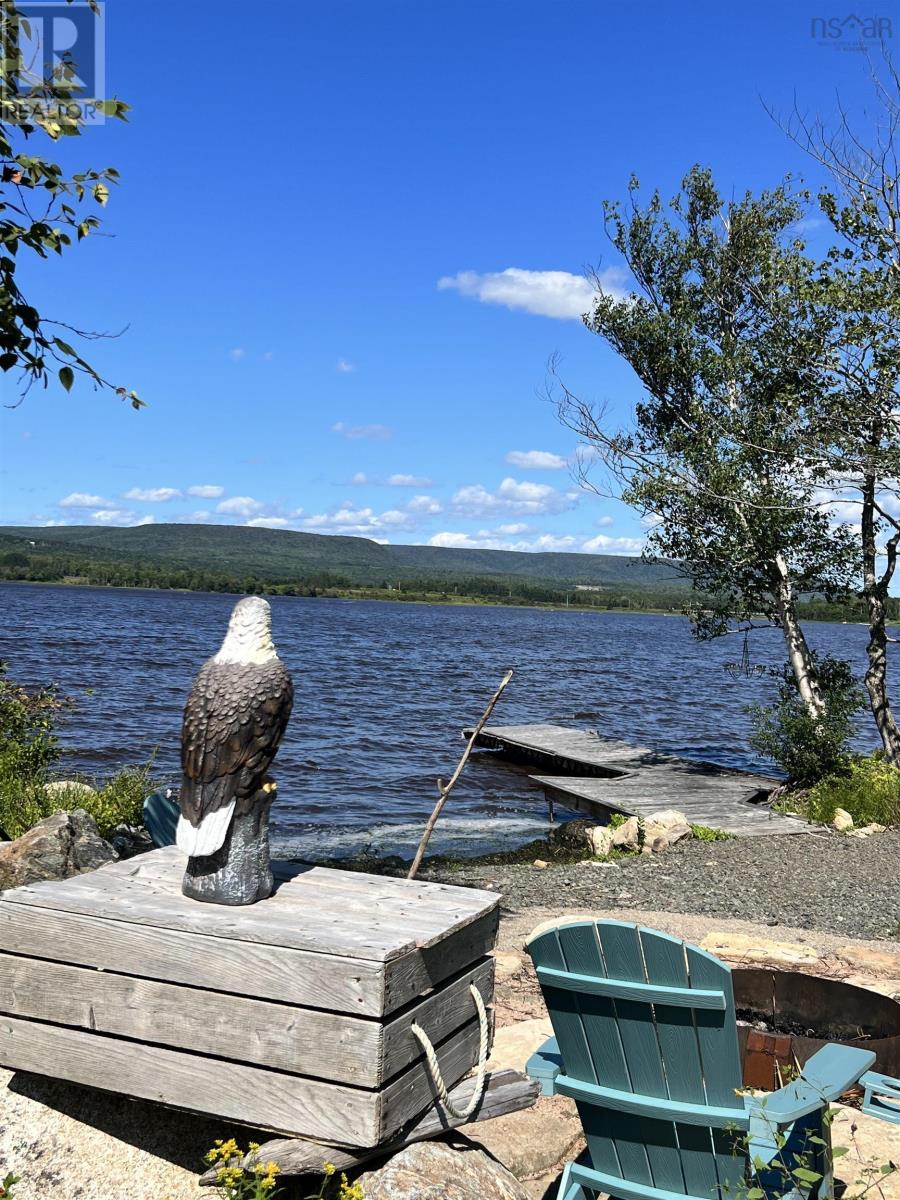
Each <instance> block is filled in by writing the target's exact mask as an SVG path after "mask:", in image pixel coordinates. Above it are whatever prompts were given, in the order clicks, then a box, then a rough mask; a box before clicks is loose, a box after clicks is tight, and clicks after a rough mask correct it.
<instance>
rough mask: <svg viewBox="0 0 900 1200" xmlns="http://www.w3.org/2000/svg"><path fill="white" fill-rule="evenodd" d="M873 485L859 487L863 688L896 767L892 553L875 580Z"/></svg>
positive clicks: (871, 480) (868, 479) (899, 752)
mask: <svg viewBox="0 0 900 1200" xmlns="http://www.w3.org/2000/svg"><path fill="white" fill-rule="evenodd" d="M875 487H876V480H875V476H874V475H873V474H871V475H869V474H867V475H866V476H865V478H864V480H863V489H862V502H863V503H862V551H863V595H864V596H865V599H866V607H867V609H868V614H869V644H868V646H867V647H866V653H867V655H868V659H869V666H868V669H867V670H866V691H867V692H868V693H869V703H870V704H871V706H872V716H873V717H874V718H875V726H876V728H877V729H878V733H879V735H880V737H881V744H882V745H883V746H884V753H885V757H886V758H887V760H888V762H891V763H893V764H894V766H895V767H900V729H898V728H897V722H896V720H895V719H894V714H893V712H892V711H891V702H890V699H889V698H888V690H887V646H888V636H887V628H886V618H887V605H886V600H887V590H888V585H889V584H890V581H891V575H892V574H893V570H894V568H893V564H894V561H895V560H894V557H893V555H889V556H888V568H887V570H886V572H885V574H884V575H883V576H882V577H881V578H880V579H879V577H878V572H877V567H876V560H877V555H878V547H877V539H876V529H875Z"/></svg>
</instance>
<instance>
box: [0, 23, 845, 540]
mask: <svg viewBox="0 0 900 1200" xmlns="http://www.w3.org/2000/svg"><path fill="white" fill-rule="evenodd" d="M825 9H827V12H826V11H825ZM255 11H256V14H257V15H256V16H255V18H254V19H249V18H248V15H247V14H248V6H247V5H246V4H245V3H243V0H217V2H216V3H212V2H211V0H192V2H191V3H190V4H189V5H184V4H175V3H174V2H172V0H154V3H152V4H150V3H147V2H143V3H137V4H136V3H134V0H131V2H126V0H109V2H108V4H107V14H106V24H107V73H108V76H107V77H108V86H107V91H108V92H109V93H110V94H115V95H117V96H120V97H121V98H123V99H125V100H127V101H128V102H129V103H131V104H132V105H133V107H134V112H133V114H132V118H131V122H130V124H129V125H127V126H120V125H119V124H115V125H112V124H109V125H106V126H104V127H101V128H94V129H89V130H88V131H86V133H85V136H84V137H83V138H82V139H80V140H79V141H73V142H70V143H68V144H66V145H65V146H63V147H61V148H60V151H59V157H60V161H62V162H63V163H64V164H66V165H68V166H70V167H72V168H73V169H79V168H80V167H83V166H85V165H94V166H100V165H107V164H113V165H115V166H116V167H117V168H118V169H119V170H120V172H121V175H122V183H121V186H120V187H118V188H117V189H115V190H114V193H113V197H112V199H111V202H110V204H109V207H108V210H107V214H106V228H105V232H106V233H108V234H111V235H113V236H111V237H102V238H101V237H97V238H90V239H88V241H87V242H86V243H84V244H83V245H82V246H80V247H77V248H75V249H74V250H72V251H71V253H70V254H68V255H67V256H66V257H65V258H64V259H63V260H62V261H60V262H54V263H51V264H43V263H42V264H39V265H38V266H37V267H36V268H34V269H31V268H29V269H27V270H26V268H25V267H24V266H23V268H22V279H23V280H25V281H26V282H27V285H28V289H27V290H29V291H30V294H31V295H32V296H33V297H34V298H35V299H36V300H37V302H38V303H39V305H40V306H42V307H43V309H44V310H45V311H46V312H47V313H48V314H49V315H51V316H61V317H63V318H64V319H66V320H69V321H72V322H74V323H76V324H77V325H79V326H80V327H83V328H91V329H97V330H114V329H120V328H121V327H122V326H124V325H126V324H127V325H128V330H127V332H126V333H124V335H123V336H122V337H120V338H118V339H117V340H115V341H109V342H100V343H98V344H96V345H95V346H92V347H91V350H92V358H93V359H94V360H95V361H96V362H97V364H98V365H99V366H100V367H101V368H102V369H103V371H104V373H105V374H106V375H107V376H109V377H112V378H114V379H116V380H120V381H121V382H122V383H123V384H126V385H127V386H128V387H129V388H132V387H133V388H135V389H136V390H137V391H138V392H139V393H140V394H141V396H142V397H144V398H145V399H146V401H147V402H148V405H149V407H148V408H147V409H145V410H144V411H143V412H141V413H135V412H133V411H132V410H131V409H129V408H127V407H125V406H123V405H121V404H120V403H119V402H118V401H117V400H115V398H112V397H111V396H110V395H109V394H108V393H94V392H92V391H91V390H90V389H89V388H87V387H86V386H85V385H83V384H80V383H79V384H78V385H76V387H75V389H73V391H72V393H71V394H70V395H66V394H65V393H64V392H63V391H62V389H61V388H58V387H52V388H50V389H48V390H47V391H46V392H43V391H34V392H33V393H32V394H31V395H29V396H28V398H27V399H26V400H25V401H24V403H23V404H21V405H20V406H19V407H18V408H15V409H4V410H3V411H0V435H2V443H3V462H2V474H0V487H2V492H0V519H2V521H3V522H5V523H10V524H12V523H15V524H19V523H22V524H25V523H27V524H34V525H42V524H48V523H51V522H52V523H64V524H71V523H90V524H108V525H130V524H137V523H139V522H142V521H143V522H146V521H150V520H154V521H157V522H160V521H173V520H176V521H208V522H222V523H228V524H245V523H247V522H253V523H258V524H266V525H269V526H271V527H276V528H292V529H306V530H311V531H314V532H323V533H328V532H338V533H354V534H362V535H364V536H369V537H373V538H378V539H380V540H386V541H391V542H417V543H424V542H432V543H434V544H437V545H475V544H478V545H493V546H499V547H508V548H513V549H566V550H588V551H590V550H595V551H603V552H613V553H634V552H636V551H637V550H638V549H639V547H640V543H641V528H640V524H639V521H638V520H637V518H636V517H635V515H634V514H632V513H630V512H629V511H628V510H627V509H626V508H625V507H624V506H623V505H621V504H619V503H617V502H615V501H612V500H606V499H600V498H598V497H596V496H592V495H590V494H587V493H584V492H583V491H580V490H579V489H578V487H577V485H576V484H575V483H574V482H573V480H572V477H571V474H570V470H569V466H568V464H569V462H570V460H571V456H572V452H573V449H574V441H573V438H572V436H571V435H570V434H569V433H567V432H566V431H565V430H564V429H562V428H561V427H560V426H559V424H558V423H557V421H556V418H555V415H554V412H553V410H552V408H551V406H550V405H549V404H548V403H546V401H543V400H541V398H540V395H539V393H540V390H541V388H542V385H543V382H544V377H545V370H546V364H547V361H548V359H549V357H550V356H551V355H552V354H554V353H558V354H559V355H560V356H561V359H562V371H563V374H564V376H565V378H566V381H567V383H569V384H570V386H572V388H573V389H574V390H576V391H577V392H579V394H581V395H583V396H586V397H589V398H591V399H593V400H596V401H598V402H604V403H606V404H608V405H609V407H610V408H611V409H612V410H613V411H615V412H620V413H621V414H622V415H623V416H626V415H627V413H628V411H629V409H630V408H631V406H632V405H633V403H634V401H635V399H636V398H637V397H638V395H639V389H638V386H637V384H636V382H635V381H634V379H633V377H632V375H631V372H630V370H629V368H627V367H626V366H625V365H624V364H623V363H621V362H620V361H618V360H617V359H616V357H615V356H614V354H613V353H612V352H611V351H610V350H608V349H607V348H606V347H605V346H604V345H603V343H602V342H601V341H600V340H599V339H598V338H596V337H595V336H593V335H591V334H589V333H588V332H587V331H586V330H585V329H584V328H583V327H582V326H581V323H580V321H579V320H578V319H577V318H578V313H579V312H581V311H582V310H583V308H584V307H586V305H585V303H584V297H585V289H586V286H587V285H586V283H585V281H584V277H583V272H584V270H585V268H586V267H587V266H594V267H599V268H600V269H601V270H602V271H609V272H610V274H609V275H608V276H607V278H608V279H609V280H611V281H615V280H616V279H617V278H618V275H617V272H618V270H619V264H618V263H617V262H616V260H615V257H614V255H611V254H610V251H609V248H608V247H607V245H606V244H605V239H604V234H603V229H602V222H601V214H600V204H601V200H602V199H604V198H617V197H621V196H622V195H623V194H624V191H625V187H626V184H627V181H628V178H629V176H630V175H631V174H632V173H636V174H637V175H638V177H639V178H640V179H641V181H642V183H643V184H644V185H645V186H646V187H647V188H650V187H653V186H659V187H660V188H661V189H662V190H663V191H664V193H666V194H670V193H672V192H673V191H674V190H675V189H676V188H677V185H678V182H679V180H680V178H681V177H682V175H683V174H684V173H685V172H686V171H687V169H688V168H689V167H690V166H691V165H692V164H693V163H695V162H702V163H705V164H708V165H710V166H711V167H712V168H713V170H714V172H715V175H716V177H717V180H718V182H719V184H720V186H721V187H722V188H723V189H724V190H725V191H731V190H733V191H735V192H741V191H743V190H744V189H745V188H748V187H751V188H760V187H764V186H768V185H774V184H775V183H777V182H778V180H779V179H780V178H781V176H782V175H783V174H784V173H785V172H787V171H795V172H800V173H805V174H806V177H807V178H808V179H810V181H811V182H813V183H815V182H816V176H815V175H814V174H813V173H812V172H811V170H810V163H809V162H808V161H807V160H805V159H804V158H803V157H802V155H801V154H800V152H799V151H798V150H797V149H796V148H795V147H794V146H793V145H792V144H791V143H790V142H789V141H788V140H787V139H786V138H785V136H784V135H783V134H782V133H781V132H780V131H779V129H778V128H777V127H776V125H775V124H774V123H773V122H772V121H771V120H770V118H769V117H768V116H767V114H766V112H765V109H764V102H765V103H768V104H770V105H772V106H774V107H775V108H776V109H779V110H782V111H785V112H786V111H788V110H789V108H790V106H791V104H792V102H793V97H794V94H795V93H796V95H797V97H798V99H799V101H800V103H801V105H802V106H803V107H804V108H806V109H808V110H813V111H815V110H818V111H821V112H823V113H824V114H826V115H830V114H831V113H832V112H833V111H834V109H835V103H836V94H837V93H839V94H840V96H841V99H842V100H843V101H844V102H845V103H846V104H848V105H849V106H850V107H851V108H852V107H854V106H858V105H859V104H860V103H862V97H863V96H864V95H867V94H868V92H867V85H866V66H865V61H864V59H863V56H862V55H860V54H859V53H854V52H847V46H846V42H841V41H837V42H832V43H829V44H825V43H824V42H823V40H822V39H821V38H817V37H814V36H813V35H812V27H811V21H812V18H813V17H814V16H821V15H823V14H824V15H825V16H829V17H830V16H835V17H844V16H846V15H847V14H846V12H845V11H844V10H843V9H839V8H834V10H833V11H832V10H831V9H830V8H829V7H828V5H825V8H824V9H823V7H822V5H821V4H819V3H818V2H817V3H815V4H808V3H773V2H766V3H762V4H756V5H754V6H752V7H749V6H738V5H729V6H724V5H722V4H721V3H706V2H704V3H694V4H692V5H690V6H676V5H672V4H670V3H658V2H652V3H647V2H645V3H638V4H635V5H632V6H626V5H612V4H606V3H602V2H601V0H590V2H588V0H541V2H534V0H516V2H515V3H512V2H510V0H478V2H477V3H473V2H472V0H378V2H377V3H372V0H367V2H366V3H360V2H357V0H327V3H325V2H317V3H311V2H310V0H271V2H270V3H269V4H268V5H259V6H256V9H255ZM847 11H848V12H849V10H847ZM863 15H868V10H866V14H863ZM3 386H4V387H5V388H6V390H5V391H4V394H3V398H4V401H5V402H6V403H10V402H12V401H13V400H14V399H15V393H14V391H13V388H12V385H11V382H10V381H7V382H6V383H5V384H4V385H3Z"/></svg>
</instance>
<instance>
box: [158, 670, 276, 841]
mask: <svg viewBox="0 0 900 1200" xmlns="http://www.w3.org/2000/svg"><path fill="white" fill-rule="evenodd" d="M293 700H294V688H293V683H292V681H291V677H290V675H289V674H288V672H287V670H286V669H285V667H284V665H283V664H282V663H281V662H280V661H279V660H278V659H275V660H273V661H272V662H268V663H264V664H262V665H259V666H257V665H246V666H244V665H240V664H236V663H216V662H214V661H213V660H210V661H209V662H207V663H205V664H204V666H203V667H202V668H201V669H200V672H199V673H198V675H197V678H196V680H195V681H194V686H193V687H192V688H191V693H190V696H189V697H188V701H187V704H186V705H185V710H184V722H183V725H182V734H181V765H182V769H183V771H184V782H183V786H182V789H181V811H182V813H183V815H184V816H185V817H186V818H187V819H188V820H190V821H191V823H192V824H194V825H196V824H198V823H199V822H200V821H201V820H202V819H203V817H205V816H206V814H207V813H210V812H215V811H216V810H217V809H219V808H221V807H223V806H224V805H225V804H228V803H229V802H230V801H231V800H233V799H243V798H245V797H247V796H249V795H250V794H251V793H252V792H255V791H256V789H257V788H258V787H259V783H260V781H261V779H262V777H263V776H264V775H265V773H266V771H267V770H268V767H269V765H270V763H271V762H272V759H273V758H274V757H275V752H276V750H277V749H278V744H279V742H280V741H281V738H282V736H283V734H284V731H285V728H286V726H287V723H288V719H289V718H290V715H291V707H292V705H293Z"/></svg>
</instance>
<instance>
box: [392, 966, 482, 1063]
mask: <svg viewBox="0 0 900 1200" xmlns="http://www.w3.org/2000/svg"><path fill="white" fill-rule="evenodd" d="M473 985H474V986H475V987H476V988H477V989H478V991H479V992H480V993H481V998H482V999H483V1000H484V1002H485V1005H486V1006H487V1007H488V1008H490V1006H491V1002H492V1000H493V994H494V960H493V958H488V959H486V960H485V961H483V962H482V963H481V964H480V965H479V966H477V967H476V968H475V969H474V970H471V971H466V972H464V973H463V974H462V975H460V976H459V978H457V979H454V980H453V982H452V983H449V984H444V985H442V987H441V989H440V991H438V992H436V993H434V994H433V995H431V996H428V997H426V998H425V999H424V1000H422V1001H421V1002H420V1003H419V1004H416V1005H413V1007H412V1008H405V1009H403V1011H402V1013H400V1014H399V1015H398V1016H396V1017H394V1018H393V1019H392V1020H390V1021H389V1022H388V1023H387V1024H386V1025H385V1026H384V1040H383V1043H382V1045H381V1047H380V1050H381V1054H382V1056H383V1060H384V1061H383V1065H382V1071H381V1072H380V1078H379V1080H378V1082H379V1083H380V1082H381V1081H382V1079H391V1078H392V1077H393V1076H394V1075H397V1074H399V1072H400V1071H402V1070H403V1069H404V1067H406V1066H407V1065H408V1064H409V1063H410V1062H411V1061H412V1060H413V1059H415V1058H418V1056H419V1054H420V1052H421V1047H420V1045H419V1043H418V1041H417V1040H416V1039H415V1038H414V1037H413V1035H412V1033H411V1032H410V1026H411V1025H412V1023H413V1022H415V1023H416V1024H417V1025H418V1026H419V1027H420V1028H422V1029H424V1030H425V1033H426V1034H427V1035H428V1037H429V1038H430V1039H431V1042H432V1044H436V1043H437V1042H439V1041H441V1040H442V1039H443V1038H445V1037H446V1036H447V1034H449V1033H450V1032H451V1030H453V1029H456V1028H458V1027H459V1026H460V1025H462V1024H464V1023H465V1022H466V1021H468V1020H470V1019H471V1017H472V1015H473V1014H474V1013H475V1011H476V1010H475V1002H474V1000H473V998H472V994H471V991H470V989H471V987H472V986H473Z"/></svg>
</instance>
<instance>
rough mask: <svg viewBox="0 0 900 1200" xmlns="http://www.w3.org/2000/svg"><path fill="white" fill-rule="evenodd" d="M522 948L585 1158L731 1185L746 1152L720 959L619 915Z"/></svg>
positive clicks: (671, 1178) (638, 1177) (737, 1185)
mask: <svg viewBox="0 0 900 1200" xmlns="http://www.w3.org/2000/svg"><path fill="white" fill-rule="evenodd" d="M528 951H529V953H530V955H531V957H532V959H533V961H534V964H535V967H536V968H537V971H538V978H539V980H540V983H541V988H542V991H543V993H544V998H545V1001H546V1004H547V1009H548V1011H549V1013H550V1018H551V1021H552V1023H553V1031H554V1033H555V1035H556V1039H557V1042H558V1044H559V1049H560V1053H561V1055H562V1062H563V1072H564V1074H563V1075H562V1076H561V1077H560V1078H559V1079H558V1080H557V1088H558V1090H559V1091H560V1092H562V1093H563V1094H568V1095H571V1096H572V1097H573V1098H574V1099H575V1101H576V1104H577V1106H578V1111H579V1115H580V1117H581V1121H582V1125H583V1126H584V1132H585V1137H586V1139H587V1143H588V1148H589V1150H590V1153H591V1160H592V1164H593V1168H594V1170H596V1171H600V1172H602V1173H604V1174H606V1175H611V1176H615V1177H617V1178H619V1179H622V1180H625V1181H628V1182H630V1183H632V1184H635V1185H638V1186H645V1187H652V1188H657V1189H661V1190H664V1191H668V1192H674V1193H677V1194H682V1195H689V1196H699V1197H715V1196H716V1195H721V1194H731V1195H734V1194H736V1193H737V1192H738V1191H739V1190H740V1189H741V1187H742V1184H743V1181H744V1180H745V1178H746V1172H747V1165H748V1164H747V1154H746V1149H745V1148H744V1146H745V1143H744V1142H743V1141H742V1139H740V1138H737V1139H736V1137H735V1132H734V1127H739V1128H745V1127H746V1126H745V1123H744V1116H745V1106H744V1102H743V1099H742V1098H741V1097H740V1096H739V1095H737V1094H736V1089H738V1088H740V1086H741V1065H740V1055H739V1050H738V1041H737V1028H736V1024H735V1012H734V998H733V993H732V986H731V972H730V970H729V969H728V967H726V966H725V965H724V963H721V962H719V961H718V959H715V958H713V957H712V956H711V955H709V954H706V953H705V952H704V951H702V950H699V949H697V948H696V947H694V946H690V945H687V944H686V943H684V942H681V941H679V940H678V939H676V938H672V937H669V936H668V935H666V934H663V933H659V932H657V931H655V930H651V929H642V928H640V927H638V926H636V925H631V924H627V923H624V922H621V921H596V922H594V921H579V922H573V923H571V924H564V925H559V926H557V927H555V928H553V929H550V930H548V931H546V932H544V933H541V934H539V935H538V936H537V937H535V938H534V939H533V940H532V941H531V942H530V943H529V946H528ZM692 993H695V994H694V995H692ZM585 1085H587V1086H585ZM630 1097H633V1098H634V1099H633V1100H632V1099H630ZM732 1113H733V1120H732V1119H731V1116H730V1114H732Z"/></svg>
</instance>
